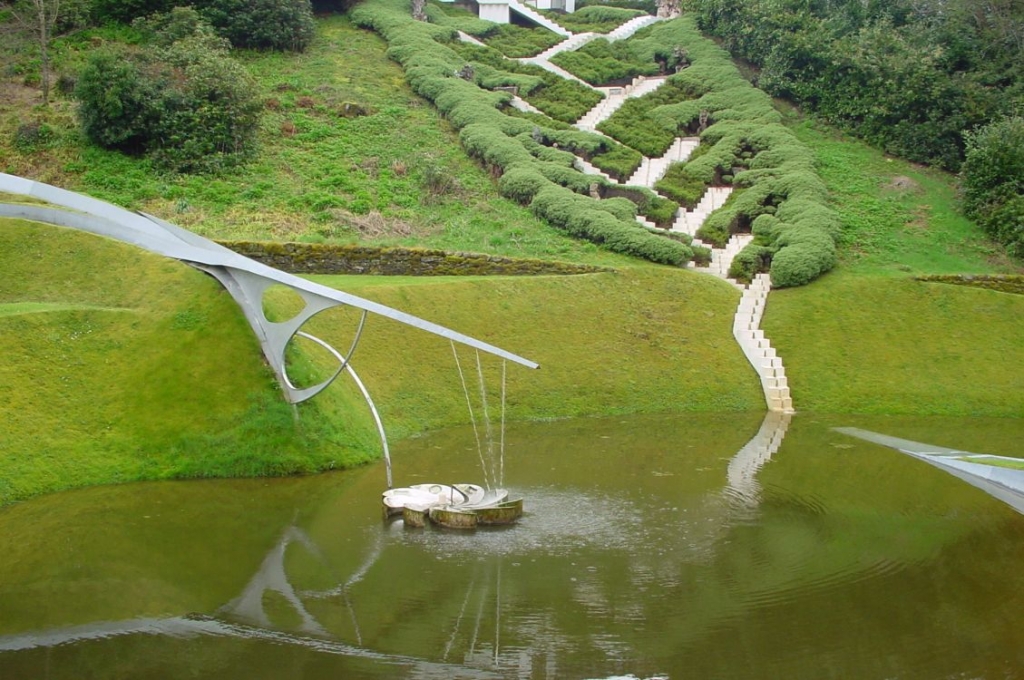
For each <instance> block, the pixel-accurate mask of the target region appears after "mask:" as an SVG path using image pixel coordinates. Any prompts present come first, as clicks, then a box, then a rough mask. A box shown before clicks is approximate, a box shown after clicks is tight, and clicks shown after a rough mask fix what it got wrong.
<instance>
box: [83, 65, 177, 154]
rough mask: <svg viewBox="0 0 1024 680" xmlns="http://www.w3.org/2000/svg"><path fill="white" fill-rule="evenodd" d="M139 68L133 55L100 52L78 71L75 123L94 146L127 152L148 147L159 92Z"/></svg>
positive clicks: (151, 136)
mask: <svg viewBox="0 0 1024 680" xmlns="http://www.w3.org/2000/svg"><path fill="white" fill-rule="evenodd" d="M142 65H143V61H142V59H140V58H139V56H138V55H137V54H133V53H131V52H127V51H125V50H122V51H101V52H96V53H94V54H93V56H92V57H91V58H90V59H89V61H88V63H87V64H86V66H85V68H84V69H82V73H81V74H80V75H79V77H78V82H77V83H76V85H75V97H76V98H77V99H78V100H79V102H80V103H81V106H79V108H78V120H79V123H80V125H81V126H82V131H83V132H84V133H85V136H86V137H88V138H89V139H91V140H92V141H93V142H95V143H96V144H99V145H100V146H103V147H106V148H109V149H118V150H120V151H125V152H129V153H135V152H142V151H145V150H146V149H147V148H148V147H149V145H150V143H151V140H152V138H153V134H154V130H153V128H154V125H155V120H156V118H157V117H158V116H159V111H158V110H157V108H156V106H155V103H156V101H157V100H158V98H159V97H160V91H159V84H158V83H157V82H155V81H154V80H153V79H152V78H150V77H148V76H144V75H143V73H142V69H141V68H140V66H142Z"/></svg>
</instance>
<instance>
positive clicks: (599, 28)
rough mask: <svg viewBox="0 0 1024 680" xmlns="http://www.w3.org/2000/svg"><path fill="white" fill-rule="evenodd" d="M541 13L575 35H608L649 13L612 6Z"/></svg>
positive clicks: (595, 6)
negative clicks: (568, 11) (567, 11)
mask: <svg viewBox="0 0 1024 680" xmlns="http://www.w3.org/2000/svg"><path fill="white" fill-rule="evenodd" d="M540 13H541V14H543V15H544V16H546V17H547V18H548V19H551V20H552V21H554V22H555V23H557V24H558V25H559V26H561V27H562V28H564V29H567V30H569V31H572V32H573V33H608V32H610V31H613V30H615V29H616V28H618V27H619V26H621V25H622V24H624V23H626V22H627V21H629V20H630V19H634V18H636V17H641V16H644V15H646V14H648V12H646V11H644V10H642V9H633V8H627V7H612V6H610V5H590V6H587V7H579V6H578V5H577V9H576V11H575V12H572V13H566V12H553V11H550V10H547V11H545V10H540Z"/></svg>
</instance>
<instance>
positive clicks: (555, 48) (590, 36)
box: [530, 33, 601, 61]
mask: <svg viewBox="0 0 1024 680" xmlns="http://www.w3.org/2000/svg"><path fill="white" fill-rule="evenodd" d="M600 37H601V34H600V33H575V34H572V35H571V36H570V37H569V38H567V39H566V40H563V41H562V42H560V43H558V44H557V45H552V46H551V47H549V48H547V49H546V50H544V51H543V52H541V53H540V54H538V55H536V56H533V57H530V58H531V59H543V60H545V61H546V60H548V59H550V58H551V57H553V56H555V55H556V54H559V53H561V52H572V51H574V50H578V49H579V48H581V47H583V46H584V45H586V44H587V43H588V42H590V41H591V40H595V39H597V38H600Z"/></svg>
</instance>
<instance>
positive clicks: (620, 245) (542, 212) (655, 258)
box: [530, 185, 693, 266]
mask: <svg viewBox="0 0 1024 680" xmlns="http://www.w3.org/2000/svg"><path fill="white" fill-rule="evenodd" d="M602 203H603V202H600V201H596V200H594V199H591V198H587V197H584V196H580V195H579V194H574V193H572V192H570V191H569V190H568V189H564V188H561V187H556V186H551V185H549V186H547V187H544V188H543V189H541V190H540V191H539V192H538V193H537V195H536V196H535V197H534V199H533V202H532V203H531V204H530V208H531V210H533V211H534V212H535V213H536V214H537V215H538V216H540V217H543V218H544V219H545V220H547V221H548V222H549V223H551V224H553V225H555V226H557V227H559V228H561V229H564V230H566V231H567V232H569V233H570V234H572V235H574V236H577V237H579V238H585V239H587V240H589V241H593V242H594V243H599V244H601V245H603V246H604V247H606V248H608V249H609V250H612V251H614V252H618V253H624V254H627V255H633V256H635V257H640V258H643V259H646V260H650V261H651V262H658V263H662V264H671V265H675V266H682V265H684V264H685V263H686V262H687V261H688V260H689V259H690V258H691V257H692V256H693V251H691V250H690V248H689V247H688V246H686V245H684V244H682V243H679V242H677V241H672V240H670V239H665V238H660V237H659V236H657V235H654V234H651V233H650V232H648V231H647V230H645V229H641V228H640V227H639V226H636V225H630V224H626V223H624V222H623V220H621V219H617V218H616V217H615V215H614V214H613V212H610V211H608V210H606V208H605V206H603V205H602ZM620 209H621V208H619V207H617V206H616V207H612V208H611V211H618V210H620Z"/></svg>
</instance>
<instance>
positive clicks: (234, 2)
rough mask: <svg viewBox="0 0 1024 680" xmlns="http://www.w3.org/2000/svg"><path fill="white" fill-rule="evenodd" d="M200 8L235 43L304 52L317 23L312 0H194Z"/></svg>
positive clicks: (216, 27) (237, 45) (242, 45)
mask: <svg viewBox="0 0 1024 680" xmlns="http://www.w3.org/2000/svg"><path fill="white" fill-rule="evenodd" d="M192 4H193V5H194V6H195V7H196V9H198V10H199V12H200V13H201V14H202V15H203V16H204V17H205V18H206V20H207V21H209V22H210V24H212V25H213V27H214V28H215V29H217V32H218V33H219V34H220V35H222V36H224V37H225V38H227V39H228V40H230V41H231V44H232V45H234V46H235V47H251V48H254V49H271V50H292V51H295V52H301V51H303V50H305V49H306V48H307V47H309V45H310V43H311V42H313V36H314V33H315V30H316V26H315V25H314V23H313V7H312V5H311V4H310V0H193V3H192Z"/></svg>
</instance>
